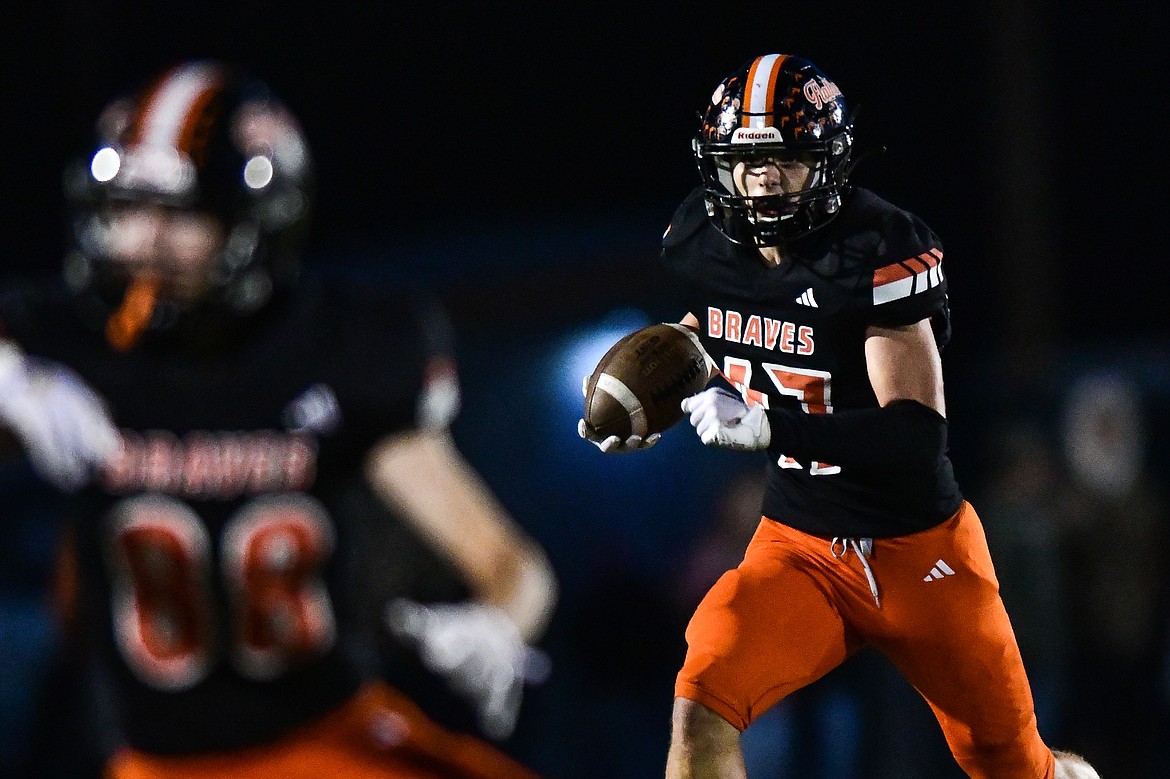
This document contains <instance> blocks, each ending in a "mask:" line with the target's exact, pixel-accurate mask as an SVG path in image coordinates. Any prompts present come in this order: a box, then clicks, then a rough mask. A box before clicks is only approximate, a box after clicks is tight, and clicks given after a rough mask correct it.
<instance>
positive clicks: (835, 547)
mask: <svg viewBox="0 0 1170 779" xmlns="http://www.w3.org/2000/svg"><path fill="white" fill-rule="evenodd" d="M850 548H852V549H853V553H854V554H855V555H857V558H858V559H859V560H861V567H862V568H864V569H865V578H866V580H867V581H868V582H869V591H870V592H871V593H873V602H874V603H875V604H877V607H878V608H879V609H880V608H881V607H882V599H881V598H880V597H879V596H878V586H877V579H875V578H874V575H873V569H872V568H870V567H869V559H868V558H869V556H870V555H872V554H873V539H872V538H846V537H844V536H834V537H833V541H832V543H831V544H830V545H829V551H830V552H832V553H833V557H836V558H837V559H838V560H840V559H841V558H843V557H845V555H846V554H848V553H849V550H850Z"/></svg>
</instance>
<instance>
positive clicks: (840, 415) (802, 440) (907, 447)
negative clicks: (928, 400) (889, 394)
mask: <svg viewBox="0 0 1170 779" xmlns="http://www.w3.org/2000/svg"><path fill="white" fill-rule="evenodd" d="M768 422H769V424H770V425H771V428H772V446H771V449H772V450H773V451H775V452H779V453H782V454H784V455H786V456H788V457H792V458H793V459H795V460H797V461H798V462H810V461H812V460H817V461H819V462H822V463H829V464H832V465H839V466H841V467H842V468H848V469H850V470H856V471H870V472H893V471H907V470H913V471H922V470H931V469H933V468H935V467H937V465H938V463H939V461H940V459H941V457H942V455H943V454H944V453H945V452H946V447H947V421H946V419H945V418H944V417H943V416H942V415H941V414H939V413H938V412H937V411H934V410H933V409H930V408H927V407H926V406H924V405H922V404H921V403H918V402H916V401H913V400H899V401H895V402H893V403H891V404H889V405H888V406H886V407H884V408H872V409H853V410H847V411H839V412H837V413H834V414H804V413H800V412H793V411H769V412H768Z"/></svg>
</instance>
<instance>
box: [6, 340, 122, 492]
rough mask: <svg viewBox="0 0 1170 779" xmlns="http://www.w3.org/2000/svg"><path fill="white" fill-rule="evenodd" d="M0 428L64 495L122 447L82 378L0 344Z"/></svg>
mask: <svg viewBox="0 0 1170 779" xmlns="http://www.w3.org/2000/svg"><path fill="white" fill-rule="evenodd" d="M0 425H4V426H5V427H8V428H9V429H11V430H12V432H13V433H15V434H16V436H17V438H18V439H20V442H21V444H22V445H23V446H24V450H25V453H26V454H27V455H28V458H29V460H30V462H31V463H32V466H33V469H34V470H35V471H36V472H37V473H38V474H39V475H40V476H41V477H42V478H44V479H45V480H46V481H49V482H51V483H52V484H54V485H56V486H57V487H59V488H60V489H63V490H67V491H73V490H77V489H79V488H80V487H82V486H83V485H85V484H86V483H87V482H88V481H89V479H90V477H91V476H92V474H93V471H94V469H95V468H97V467H98V466H100V465H101V464H102V463H104V462H105V461H106V460H107V459H108V458H109V457H110V456H111V455H112V454H113V453H114V452H116V451H117V449H118V446H119V445H120V444H119V438H118V432H117V430H115V428H114V425H113V424H112V423H111V421H110V417H109V415H108V414H107V412H106V408H105V406H104V405H103V404H102V401H101V400H100V399H99V398H98V396H97V395H96V394H94V392H93V390H91V389H90V388H89V386H88V385H86V383H85V382H84V381H83V380H82V379H81V377H79V376H78V375H77V374H76V373H74V372H73V371H71V370H70V369H68V368H66V367H65V366H64V365H60V364H57V363H54V362H49V361H47V360H38V359H34V358H29V357H27V356H25V355H24V354H23V352H21V351H20V349H18V348H17V347H16V346H15V345H14V344H11V343H4V342H0Z"/></svg>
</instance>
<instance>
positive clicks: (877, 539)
mask: <svg viewBox="0 0 1170 779" xmlns="http://www.w3.org/2000/svg"><path fill="white" fill-rule="evenodd" d="M852 147H853V127H852V123H851V118H850V115H849V112H848V109H847V107H846V104H845V100H844V98H843V96H842V94H841V91H840V90H839V89H838V88H837V86H836V84H835V83H834V82H833V81H832V80H831V79H830V78H829V77H828V76H827V75H825V73H824V72H822V71H821V70H820V69H819V68H817V67H816V66H815V65H813V64H812V63H811V62H809V61H808V60H807V59H804V58H801V57H796V56H786V55H783V54H769V55H765V56H760V57H756V58H755V59H753V60H752V61H750V62H748V63H747V64H745V65H744V66H743V67H742V68H740V69H739V70H737V71H736V72H735V73H733V74H732V75H731V76H729V77H728V78H726V79H724V80H723V81H722V82H721V83H720V84H719V86H718V87H717V88H716V90H715V92H714V94H713V95H712V96H711V100H710V102H709V104H708V105H707V107H706V110H705V112H704V115H703V120H702V127H701V132H700V135H699V137H698V138H696V139H695V142H694V152H695V158H696V161H697V163H698V167H699V172H700V175H701V180H702V186H701V187H699V188H697V189H696V190H695V191H694V192H693V193H692V194H691V195H690V196H689V197H688V198H687V199H686V200H685V201H684V202H683V203H682V205H681V206H680V207H679V209H678V211H677V213H676V214H675V216H674V218H673V220H672V222H671V224H670V226H669V228H668V230H667V232H666V234H665V236H664V238H663V253H662V256H663V260H664V262H665V264H666V266H667V269H668V271H669V273H670V274H671V275H672V276H673V277H674V279H675V281H676V282H677V284H678V288H679V290H680V295H681V298H682V304H683V307H684V308H683V310H685V311H687V312H688V313H687V314H686V316H685V318H684V320H683V321H684V323H686V324H688V325H690V326H691V327H693V328H695V329H696V330H697V331H698V334H699V337H700V339H701V341H702V343H703V345H704V347H705V348H706V350H707V352H708V354H709V355H710V357H711V358H712V361H713V365H714V369H713V372H714V373H717V374H718V376H716V377H715V379H714V381H713V384H712V386H709V387H708V389H706V390H705V391H703V392H702V393H700V394H698V395H695V396H693V397H691V398H688V399H687V400H685V401H684V402H683V410H684V411H685V412H686V413H687V414H689V419H690V422H691V424H692V425H693V426H694V427H695V430H696V431H697V433H698V434H699V436H700V437H701V438H702V440H703V442H704V443H705V444H707V445H710V446H718V447H726V448H730V449H738V450H747V451H763V452H766V453H767V489H766V492H765V497H764V501H763V510H762V514H763V518H762V520H761V522H760V525H759V528H758V530H757V532H756V535H755V537H754V538H753V539H752V541H751V542H750V544H749V546H748V548H747V550H746V553H745V556H744V560H743V562H742V564H741V565H740V566H739V567H738V568H737V569H735V570H733V571H730V572H728V573H726V574H725V575H724V576H723V577H722V578H721V579H720V580H719V581H718V582H717V583H716V584H715V585H714V587H713V588H712V589H711V590H710V592H709V593H708V594H707V596H706V597H705V598H704V600H703V601H702V603H701V604H700V605H699V607H698V608H697V610H696V612H695V614H694V616H693V618H692V621H691V623H690V625H689V627H688V629H687V634H686V636H687V643H688V651H687V656H686V659H685V661H684V664H683V668H682V670H681V671H680V673H679V675H678V678H677V682H676V687H675V695H676V698H675V707H674V716H673V729H672V743H671V748H670V753H669V757H668V766H667V775H668V776H669V777H691V776H695V777H698V776H702V777H716V776H718V777H742V776H744V767H743V758H742V756H741V753H740V749H739V733H740V731H741V730H742V729H743V728H745V727H747V725H748V724H749V723H750V722H751V721H752V720H753V719H754V718H755V717H756V716H758V715H759V714H760V713H761V712H763V711H765V710H766V709H768V708H769V707H770V706H772V705H773V704H775V703H776V702H777V701H779V700H780V699H781V698H783V697H784V696H786V695H788V694H789V693H791V692H793V691H794V690H796V689H799V688H801V687H803V686H805V685H807V684H809V683H811V682H813V681H814V680H816V679H818V678H820V677H821V676H823V675H824V674H825V673H827V672H828V671H830V670H831V669H833V668H834V667H836V666H837V665H839V664H840V663H842V662H843V661H845V660H846V659H847V658H848V657H849V656H850V655H852V654H853V653H854V652H856V651H857V650H858V649H860V648H861V647H862V646H863V645H865V644H871V645H874V646H876V647H877V648H878V649H879V650H881V651H882V652H883V653H884V654H886V655H887V656H888V657H889V658H890V659H891V660H892V661H893V662H894V663H895V664H896V665H897V667H898V668H899V669H900V671H901V672H902V673H903V674H904V675H905V676H906V678H907V679H909V681H910V682H911V683H912V684H913V685H914V686H915V687H916V688H917V689H918V690H919V691H920V692H921V693H922V695H923V696H924V697H925V698H926V700H927V701H928V702H929V704H930V705H931V707H932V708H933V709H934V711H935V714H936V716H937V718H938V720H939V722H940V724H941V725H942V728H943V731H944V733H945V735H946V738H947V741H948V744H949V746H950V748H951V751H952V753H953V755H954V757H955V759H956V760H957V761H958V763H959V765H960V766H961V767H962V768H963V770H964V771H966V772H967V774H969V775H970V776H973V777H982V778H983V779H1009V778H1012V779H1053V777H1054V776H1055V777H1095V776H1096V775H1097V774H1096V772H1095V771H1094V770H1093V769H1092V768H1090V767H1089V766H1088V764H1087V763H1085V762H1084V761H1083V760H1081V759H1080V758H1078V757H1076V756H1074V755H1070V754H1065V753H1056V755H1055V756H1054V754H1053V752H1052V751H1051V750H1050V749H1049V748H1048V747H1047V746H1045V744H1044V742H1043V741H1042V740H1041V738H1040V736H1039V734H1038V732H1037V729H1036V717H1035V714H1034V712H1033V705H1032V697H1031V692H1030V689H1029V686H1028V681H1027V678H1026V676H1025V673H1024V667H1023V665H1022V662H1021V660H1020V654H1019V651H1018V649H1017V647H1016V643H1015V639H1014V636H1013V633H1012V629H1011V626H1010V624H1009V622H1008V617H1007V614H1006V613H1005V611H1004V608H1003V604H1002V603H1001V601H1000V598H999V594H998V584H997V582H996V579H995V573H994V570H993V567H992V564H991V560H990V558H989V555H988V551H987V545H986V542H985V540H984V536H983V531H982V527H981V525H980V522H979V518H978V516H977V515H976V513H975V511H974V509H973V508H972V507H971V505H970V504H969V503H967V502H966V501H965V500H964V499H963V497H962V495H961V493H960V491H959V488H958V486H957V485H956V483H955V480H954V476H953V474H952V470H951V465H950V462H949V460H948V457H947V452H946V445H947V444H946V438H947V437H946V433H947V422H946V416H945V414H946V409H945V406H944V401H943V380H942V369H941V361H940V357H939V349H940V348H941V347H942V346H943V345H944V344H945V343H946V340H947V337H948V335H949V322H948V315H949V313H948V309H947V297H946V289H947V286H946V277H945V275H944V274H943V270H942V259H943V250H942V245H941V244H940V242H939V240H938V238H937V237H936V236H935V235H934V233H933V232H931V230H930V229H929V228H928V227H927V226H926V225H925V224H924V223H923V222H922V221H921V220H920V219H918V218H917V217H916V216H914V215H913V214H911V213H908V212H906V211H904V210H902V209H900V208H898V207H896V206H894V205H892V204H890V203H888V202H886V201H885V200H883V199H881V198H880V197H878V196H877V195H875V194H873V193H872V192H869V191H867V190H865V189H861V188H858V187H851V186H849V184H848V174H849V170H850V158H851V153H852ZM654 440H656V439H654V438H653V437H651V438H648V439H647V440H646V441H641V440H633V441H625V442H620V441H619V442H614V441H599V442H595V443H597V444H598V446H599V448H602V449H603V450H609V451H629V450H632V449H638V448H645V447H646V445H647V444H651V445H652V444H653V443H654Z"/></svg>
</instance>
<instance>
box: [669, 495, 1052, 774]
mask: <svg viewBox="0 0 1170 779" xmlns="http://www.w3.org/2000/svg"><path fill="white" fill-rule="evenodd" d="M858 551H859V550H857V549H855V548H853V547H852V546H847V545H846V544H843V543H842V542H841V541H837V542H836V543H834V541H833V539H830V538H827V537H821V536H814V535H809V534H807V533H802V532H800V531H799V530H794V529H793V528H790V527H787V526H785V525H782V524H780V523H778V522H773V521H772V520H770V519H767V518H764V519H763V520H762V521H761V522H760V526H759V528H758V529H757V530H756V533H755V536H754V537H753V538H752V540H751V543H749V544H748V547H747V551H746V553H745V555H744V559H743V562H742V563H741V564H740V565H739V567H738V568H736V569H735V570H732V571H728V572H727V573H725V574H724V575H723V576H722V578H720V579H719V581H718V582H716V583H715V585H714V586H713V587H712V588H711V590H710V592H708V593H707V595H706V597H705V598H704V599H703V601H702V602H701V603H700V604H699V607H698V609H697V610H696V611H695V614H694V616H693V617H692V619H691V623H690V625H689V626H688V627H687V633H686V637H687V655H686V660H685V661H684V662H683V667H682V670H681V671H680V672H679V675H678V679H677V681H676V682H675V695H676V696H678V697H680V698H688V699H690V700H693V701H697V702H698V703H700V704H702V705H704V706H706V707H707V708H708V709H711V710H712V711H714V712H715V713H717V714H719V715H720V716H722V717H723V718H724V719H726V720H727V721H728V722H729V723H731V724H732V725H733V726H735V727H736V728H738V729H739V730H743V729H744V728H745V727H747V726H748V724H749V723H750V722H751V721H752V720H753V719H754V718H755V717H757V716H759V715H760V714H761V713H762V712H764V711H765V710H766V709H768V707H770V706H772V705H773V704H775V703H776V702H777V701H779V700H780V699H781V698H783V697H784V696H786V695H788V694H789V693H791V692H793V691H795V690H797V689H799V688H801V687H804V686H805V685H808V684H810V683H812V682H813V681H815V680H817V679H819V678H820V677H822V676H824V675H825V674H826V673H828V672H829V671H831V670H832V669H833V668H835V667H837V666H838V665H840V664H841V663H842V662H844V661H845V660H846V659H847V658H848V657H849V656H850V655H852V654H853V653H854V652H856V651H857V650H858V649H860V648H861V647H862V646H863V645H865V644H867V643H868V644H872V645H873V646H875V647H877V649H879V650H880V651H881V652H882V653H883V654H885V655H886V656H887V657H888V658H889V659H890V660H891V661H893V663H894V665H895V666H897V668H898V669H899V671H900V672H901V673H902V675H903V676H905V677H906V679H907V680H909V682H910V683H911V684H913V685H914V687H915V688H916V689H917V690H918V691H919V692H920V693H921V694H922V696H923V697H924V698H925V699H926V701H927V702H928V703H929V704H930V706H931V708H932V709H933V710H934V714H935V717H937V718H938V721H939V724H940V725H941V726H942V729H943V733H944V734H945V735H946V739H947V743H948V745H949V746H950V749H951V753H952V754H953V755H954V757H955V759H956V760H957V761H958V763H959V765H960V766H961V767H962V768H963V770H964V771H966V772H967V774H968V775H969V776H972V777H976V779H1052V777H1053V776H1054V773H1055V770H1056V769H1055V761H1054V758H1053V755H1052V752H1051V751H1050V750H1049V749H1048V747H1046V746H1045V745H1044V742H1043V741H1042V740H1041V738H1040V734H1039V732H1038V731H1037V729H1036V715H1035V713H1034V709H1033V704H1032V692H1031V689H1030V687H1029V685H1028V679H1027V676H1026V675H1025V673H1024V665H1023V662H1022V661H1021V659H1020V652H1019V648H1018V647H1017V645H1016V639H1015V634H1014V633H1013V632H1012V627H1011V624H1010V622H1009V621H1008V616H1007V612H1006V611H1005V610H1004V607H1003V602H1002V601H1001V600H1000V597H999V583H998V582H997V580H996V578H995V570H994V568H993V566H992V563H991V556H990V554H989V553H988V551H987V540H986V538H985V537H984V534H983V526H982V524H981V523H980V521H979V517H978V515H976V513H975V510H974V508H972V507H971V505H970V504H969V503H966V502H964V503H963V505H962V507H961V508H960V509H959V511H958V512H957V513H956V514H955V515H954V516H953V517H951V518H950V519H949V520H947V521H946V522H944V523H942V524H941V525H939V526H937V527H934V528H931V529H929V530H925V531H922V532H919V533H913V534H911V535H907V536H901V537H897V538H879V539H874V541H873V548H872V551H871V552H870V553H869V554H868V555H867V556H866V562H868V564H869V567H870V570H871V572H872V576H873V581H874V584H875V585H876V587H877V592H878V596H880V604H881V605H880V606H879V605H878V602H877V601H878V599H877V598H875V596H874V593H873V592H872V590H871V583H870V578H869V577H868V576H867V575H866V570H865V568H864V566H863V565H862V560H861V558H859V557H858Z"/></svg>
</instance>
